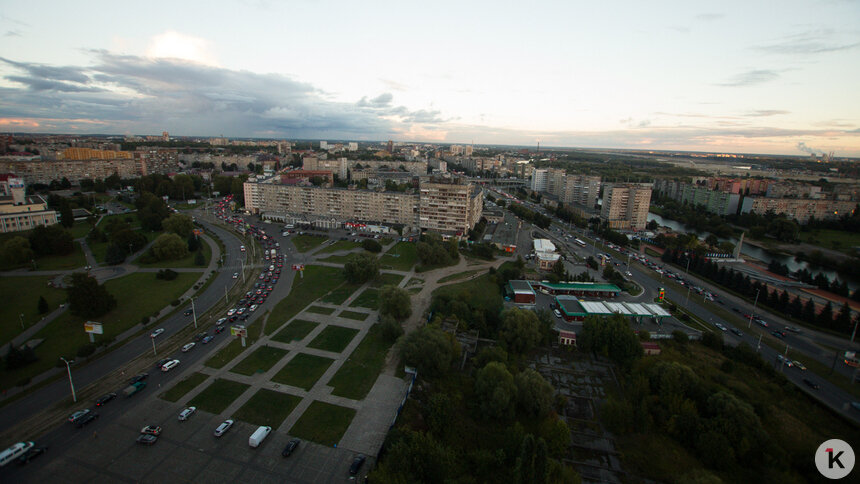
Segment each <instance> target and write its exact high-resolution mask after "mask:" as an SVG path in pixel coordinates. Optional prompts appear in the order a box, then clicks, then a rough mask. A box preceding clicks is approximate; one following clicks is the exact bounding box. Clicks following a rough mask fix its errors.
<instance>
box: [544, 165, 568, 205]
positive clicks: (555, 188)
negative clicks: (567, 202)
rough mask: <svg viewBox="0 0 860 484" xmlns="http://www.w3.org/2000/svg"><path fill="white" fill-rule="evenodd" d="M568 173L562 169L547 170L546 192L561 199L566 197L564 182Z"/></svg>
mask: <svg viewBox="0 0 860 484" xmlns="http://www.w3.org/2000/svg"><path fill="white" fill-rule="evenodd" d="M565 178H566V173H565V171H564V170H563V169H561V168H549V169H547V170H546V192H547V193H549V194H550V195H554V196H555V197H557V198H559V199H561V198H563V197H564V180H565Z"/></svg>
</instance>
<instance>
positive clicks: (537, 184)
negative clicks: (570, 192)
mask: <svg viewBox="0 0 860 484" xmlns="http://www.w3.org/2000/svg"><path fill="white" fill-rule="evenodd" d="M548 173H549V170H547V169H546V168H535V170H534V172H532V182H531V189H532V191H535V192H543V191H546V178H547V174H548Z"/></svg>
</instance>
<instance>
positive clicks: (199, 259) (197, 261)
mask: <svg viewBox="0 0 860 484" xmlns="http://www.w3.org/2000/svg"><path fill="white" fill-rule="evenodd" d="M194 265H195V266H204V265H206V257H204V256H203V252H201V251H199V250H198V251H197V253H195V254H194Z"/></svg>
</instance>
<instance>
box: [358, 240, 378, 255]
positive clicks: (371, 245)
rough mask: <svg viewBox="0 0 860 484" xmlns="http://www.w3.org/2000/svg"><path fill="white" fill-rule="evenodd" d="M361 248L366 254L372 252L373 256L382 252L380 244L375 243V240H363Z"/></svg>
mask: <svg viewBox="0 0 860 484" xmlns="http://www.w3.org/2000/svg"><path fill="white" fill-rule="evenodd" d="M361 247H362V248H363V249H364V250H366V251H368V252H373V253H375V254H378V253H379V252H382V244H380V243H379V242H377V241H376V240H375V239H364V240H363V241H361Z"/></svg>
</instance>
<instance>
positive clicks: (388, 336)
mask: <svg viewBox="0 0 860 484" xmlns="http://www.w3.org/2000/svg"><path fill="white" fill-rule="evenodd" d="M379 329H380V330H381V331H382V338H383V339H384V340H385V341H388V342H390V343H393V342H394V341H397V338H399V337H401V336H403V327H402V326H401V325H400V323H398V322H397V320H395V319H394V318H393V317H391V316H388V315H385V316H381V317H380V318H379Z"/></svg>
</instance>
